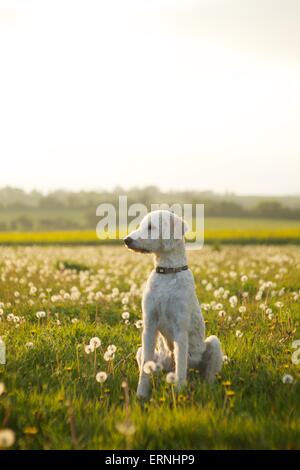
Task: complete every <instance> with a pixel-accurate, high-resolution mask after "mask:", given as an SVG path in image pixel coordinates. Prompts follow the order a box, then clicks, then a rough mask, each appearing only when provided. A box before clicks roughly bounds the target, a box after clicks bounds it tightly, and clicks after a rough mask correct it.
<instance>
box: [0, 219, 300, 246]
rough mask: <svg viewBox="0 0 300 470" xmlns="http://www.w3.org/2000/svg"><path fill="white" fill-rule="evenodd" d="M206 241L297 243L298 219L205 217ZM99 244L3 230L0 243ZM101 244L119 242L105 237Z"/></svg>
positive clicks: (81, 233)
mask: <svg viewBox="0 0 300 470" xmlns="http://www.w3.org/2000/svg"><path fill="white" fill-rule="evenodd" d="M205 242H206V243H218V242H220V243H221V242H223V243H300V221H289V220H264V219H233V218H207V219H206V220H205ZM98 243H99V244H100V243H103V241H100V240H99V239H98V238H97V235H96V232H95V231H94V230H78V231H77V230H74V231H73V230H70V231H53V232H2V233H0V244H17V245H18V244H22V245H23V244H70V245H72V244H74V245H75V244H98ZM104 243H112V244H114V243H118V240H107V241H104Z"/></svg>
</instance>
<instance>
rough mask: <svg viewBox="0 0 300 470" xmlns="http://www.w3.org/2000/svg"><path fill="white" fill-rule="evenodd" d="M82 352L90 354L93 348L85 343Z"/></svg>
mask: <svg viewBox="0 0 300 470" xmlns="http://www.w3.org/2000/svg"><path fill="white" fill-rule="evenodd" d="M84 352H85V353H86V354H90V353H91V352H93V349H92V348H91V346H90V345H89V344H87V345H86V346H84Z"/></svg>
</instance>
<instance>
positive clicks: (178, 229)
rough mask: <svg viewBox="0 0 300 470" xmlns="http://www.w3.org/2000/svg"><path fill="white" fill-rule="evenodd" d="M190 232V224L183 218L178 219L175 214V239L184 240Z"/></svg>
mask: <svg viewBox="0 0 300 470" xmlns="http://www.w3.org/2000/svg"><path fill="white" fill-rule="evenodd" d="M188 231H189V226H188V224H187V223H186V222H185V221H184V220H183V219H182V218H181V217H178V215H176V214H174V239H175V240H180V239H182V238H183V237H184V235H185V234H186V232H188Z"/></svg>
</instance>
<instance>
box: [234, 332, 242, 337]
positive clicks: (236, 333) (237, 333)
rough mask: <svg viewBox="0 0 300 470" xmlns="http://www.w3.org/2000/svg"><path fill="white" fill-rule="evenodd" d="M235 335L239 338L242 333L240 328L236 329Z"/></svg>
mask: <svg viewBox="0 0 300 470" xmlns="http://www.w3.org/2000/svg"><path fill="white" fill-rule="evenodd" d="M235 336H236V337H237V338H241V337H242V336H243V333H242V332H241V331H240V330H236V332H235Z"/></svg>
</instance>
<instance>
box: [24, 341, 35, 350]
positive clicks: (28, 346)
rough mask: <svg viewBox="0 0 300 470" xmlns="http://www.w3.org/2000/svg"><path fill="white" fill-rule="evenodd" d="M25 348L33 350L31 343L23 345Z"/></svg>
mask: <svg viewBox="0 0 300 470" xmlns="http://www.w3.org/2000/svg"><path fill="white" fill-rule="evenodd" d="M25 346H26V348H28V349H31V348H33V343H32V342H31V341H29V342H28V343H26V344H25Z"/></svg>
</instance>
